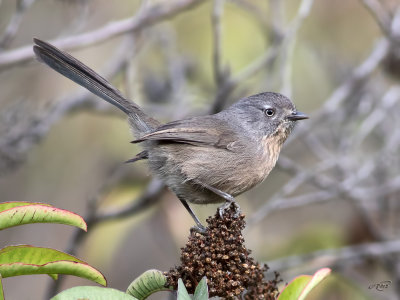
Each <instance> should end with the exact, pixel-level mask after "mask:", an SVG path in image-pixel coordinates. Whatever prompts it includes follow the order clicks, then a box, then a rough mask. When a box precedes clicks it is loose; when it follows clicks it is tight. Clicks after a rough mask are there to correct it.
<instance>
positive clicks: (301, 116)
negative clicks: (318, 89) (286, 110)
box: [287, 111, 308, 121]
mask: <svg viewBox="0 0 400 300" xmlns="http://www.w3.org/2000/svg"><path fill="white" fill-rule="evenodd" d="M287 118H288V120H290V121H298V120H304V119H308V116H307V115H306V114H304V113H302V112H299V111H297V112H294V113H292V114H291V115H288V116H287Z"/></svg>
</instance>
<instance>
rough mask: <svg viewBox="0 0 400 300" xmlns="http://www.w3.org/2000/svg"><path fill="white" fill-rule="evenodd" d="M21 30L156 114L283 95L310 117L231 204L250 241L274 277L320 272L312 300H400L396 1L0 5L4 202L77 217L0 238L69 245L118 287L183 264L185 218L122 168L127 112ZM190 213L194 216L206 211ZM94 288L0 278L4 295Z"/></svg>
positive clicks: (40, 295) (21, 0) (130, 149)
mask: <svg viewBox="0 0 400 300" xmlns="http://www.w3.org/2000/svg"><path fill="white" fill-rule="evenodd" d="M33 37H38V38H41V39H44V40H48V41H50V42H52V43H54V44H55V45H56V46H59V47H60V48H62V49H65V50H67V51H69V52H70V53H71V54H73V55H74V56H76V57H77V58H79V59H80V60H82V61H83V62H85V63H86V64H88V65H89V66H91V67H92V68H93V69H94V70H96V71H98V72H99V73H100V74H102V75H104V77H106V78H107V79H109V80H110V81H112V82H113V84H115V85H116V86H117V87H118V88H119V89H121V90H122V91H123V93H124V94H125V95H127V97H129V98H131V99H134V101H135V102H136V103H138V104H140V105H141V106H142V107H143V108H144V109H145V111H146V112H148V113H149V114H150V115H152V116H154V117H156V118H158V119H160V120H162V121H165V122H167V121H170V120H174V119H178V118H184V117H188V116H195V115H202V114H207V113H210V112H216V111H218V110H220V109H222V108H223V107H226V106H228V105H229V104H231V103H233V102H234V101H236V100H237V99H239V98H241V97H243V96H246V95H250V94H254V93H258V92H262V91H276V92H282V93H284V94H285V95H287V96H289V97H290V98H291V99H292V100H293V101H294V102H295V103H296V105H297V107H298V109H299V110H300V111H303V112H306V113H307V114H309V115H310V116H311V118H310V120H307V121H302V122H299V124H298V126H297V127H296V129H295V131H294V132H293V134H292V136H291V138H290V139H289V140H288V141H287V143H286V144H285V146H284V149H283V151H282V154H281V157H280V159H279V162H278V164H277V167H276V168H275V169H274V170H273V172H272V173H271V174H270V175H269V177H268V179H267V180H266V181H265V182H264V183H262V184H261V185H260V186H258V187H257V188H255V189H253V190H251V191H249V192H247V193H245V194H244V195H241V196H240V197H238V198H237V200H238V202H239V204H240V205H241V207H242V210H243V212H244V213H245V214H246V220H247V222H248V226H247V228H246V231H245V233H244V236H245V239H246V244H247V246H248V248H250V249H252V250H253V255H254V257H255V258H256V259H257V260H258V261H260V262H266V263H267V264H269V266H270V268H271V270H276V271H278V272H280V273H281V275H282V278H283V279H284V281H285V282H288V281H290V280H291V279H292V278H293V277H294V276H296V275H299V274H303V273H308V274H312V273H313V272H315V271H316V270H317V269H319V268H322V267H331V268H332V270H333V275H332V276H330V277H329V278H328V279H327V280H326V281H324V283H323V284H321V286H320V287H318V288H317V289H316V290H315V291H314V292H313V293H312V295H311V296H310V299H398V298H397V297H398V295H400V265H399V252H400V239H399V234H400V230H399V229H400V221H399V220H400V219H399V216H400V205H399V200H400V172H399V170H400V117H399V116H400V101H399V100H400V85H399V78H400V5H399V2H398V1H396V0H385V1H377V0H348V1H329V0H318V1H312V0H302V1H294V0H286V1H280V0H262V1H261V0H260V1H258V0H230V1H228V0H226V1H221V0H216V1H205V0H204V1H201V0H173V1H161V0H160V1H155V0H154V1H151V0H148V1H138V0H130V1H128V0H120V1H106V0H92V1H88V0H87V1H85V0H36V1H34V0H16V1H14V0H3V1H0V176H1V177H0V196H1V197H0V201H32V202H45V203H50V204H52V205H55V206H57V207H59V208H63V209H68V210H71V211H74V212H76V213H78V214H80V215H82V216H84V217H85V219H86V220H87V221H89V230H88V233H83V234H79V233H77V232H76V231H75V230H74V228H69V227H67V226H62V225H46V224H35V225H29V226H21V227H15V228H12V229H8V230H6V231H3V232H0V247H4V246H6V245H11V244H32V245H35V246H44V247H52V248H56V249H59V250H63V251H68V252H69V253H74V254H76V255H77V256H78V257H79V258H81V259H83V260H85V261H87V262H88V263H90V264H91V265H93V266H95V267H96V268H98V269H99V270H101V271H102V272H103V274H104V275H105V276H106V278H107V279H108V283H109V286H110V287H113V288H117V289H121V290H125V289H126V288H127V286H128V284H129V283H130V282H131V281H132V280H133V279H134V278H136V277H137V276H138V275H139V274H140V273H142V272H143V271H145V270H147V269H151V268H156V269H159V270H168V269H169V268H170V267H172V266H173V265H175V264H177V263H178V262H179V252H180V250H179V249H180V247H182V246H183V245H184V243H185V241H186V238H187V235H188V233H189V228H190V227H191V226H192V225H193V221H192V219H191V218H190V216H189V215H188V214H187V212H186V211H185V209H184V208H183V206H182V205H181V204H180V202H179V201H177V199H176V197H175V196H174V195H173V194H172V193H171V192H169V191H168V190H167V189H165V188H164V187H163V186H162V184H160V183H159V182H158V181H157V180H155V179H153V178H152V177H151V176H150V174H149V172H148V169H147V166H146V162H138V163H135V164H133V165H132V164H124V163H123V162H124V161H125V160H127V159H129V158H131V157H133V156H134V155H135V154H136V153H137V152H138V151H139V150H140V149H139V148H138V146H137V145H132V144H130V143H129V141H130V140H131V139H132V137H131V134H130V131H129V127H128V125H127V123H126V120H125V116H124V115H123V114H122V113H120V112H119V111H118V110H117V109H116V108H114V107H111V105H109V104H108V103H103V101H102V100H100V99H99V98H96V97H94V96H92V95H90V94H89V93H88V92H87V91H85V90H84V89H82V88H80V87H78V86H77V85H76V84H74V83H72V82H71V81H69V80H67V79H66V78H64V77H62V76H60V75H58V74H57V73H55V72H54V71H52V70H50V69H49V68H47V67H45V66H44V65H42V64H40V63H39V62H37V61H36V60H35V59H34V57H33V53H32V48H31V47H32V38H33ZM300 123H301V124H300ZM193 208H194V210H195V211H196V213H197V214H198V215H199V216H200V218H201V219H202V220H203V221H205V219H206V218H207V216H209V215H212V214H214V213H215V211H216V208H217V206H213V205H209V206H201V207H200V206H193ZM386 280H389V281H390V282H391V284H390V286H389V287H388V288H387V289H385V290H383V291H378V290H377V289H376V287H375V286H374V284H377V283H379V282H382V281H386ZM90 284H91V282H89V281H87V280H84V279H80V278H74V277H72V276H68V277H63V278H62V280H60V282H59V285H58V286H56V287H55V286H54V283H53V282H52V279H50V278H49V277H47V276H44V275H36V276H20V277H13V278H7V279H4V280H3V285H4V289H5V296H6V298H7V299H46V298H49V296H50V295H51V294H52V293H54V291H55V290H56V289H58V290H63V289H66V288H68V287H72V286H75V285H90ZM168 297H169V296H168V293H160V294H157V295H155V296H154V297H152V299H168Z"/></svg>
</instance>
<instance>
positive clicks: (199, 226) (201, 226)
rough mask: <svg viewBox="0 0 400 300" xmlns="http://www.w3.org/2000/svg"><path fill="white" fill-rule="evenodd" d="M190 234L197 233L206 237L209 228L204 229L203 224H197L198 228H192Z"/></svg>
mask: <svg viewBox="0 0 400 300" xmlns="http://www.w3.org/2000/svg"><path fill="white" fill-rule="evenodd" d="M190 232H197V233H200V234H202V235H204V234H206V233H207V228H206V227H204V226H203V225H202V224H197V225H196V226H193V227H191V228H190Z"/></svg>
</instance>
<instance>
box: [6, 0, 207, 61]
mask: <svg viewBox="0 0 400 300" xmlns="http://www.w3.org/2000/svg"><path fill="white" fill-rule="evenodd" d="M202 2H204V1H203V0H176V1H173V2H168V3H167V4H156V5H152V6H151V7H150V8H146V9H144V10H143V11H141V13H140V14H137V15H135V16H134V17H132V18H128V19H125V20H121V21H116V22H112V23H109V24H108V25H106V26H104V27H101V28H99V29H96V30H93V31H90V32H86V33H82V34H78V35H75V36H70V37H66V38H62V39H57V40H53V41H49V42H50V43H51V44H53V45H54V46H56V47H58V48H62V49H64V50H72V49H78V48H82V47H86V46H89V45H94V44H97V43H100V42H104V41H106V40H108V39H110V38H113V37H116V36H119V35H121V34H124V33H128V32H132V33H133V32H138V31H140V30H143V29H144V28H146V27H149V26H152V25H154V24H156V23H158V22H161V21H164V20H165V19H168V18H170V17H172V16H174V15H176V14H178V13H180V12H182V11H184V10H187V9H189V8H192V7H194V6H195V5H198V4H200V3H202ZM32 58H34V54H33V51H32V45H28V46H24V47H21V48H18V49H14V50H11V51H7V52H2V53H0V68H1V67H8V66H11V65H14V64H17V63H21V62H24V61H27V60H29V59H32Z"/></svg>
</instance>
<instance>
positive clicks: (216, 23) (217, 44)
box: [212, 0, 225, 87]
mask: <svg viewBox="0 0 400 300" xmlns="http://www.w3.org/2000/svg"><path fill="white" fill-rule="evenodd" d="M223 12H224V0H214V6H213V12H212V24H213V41H214V49H213V50H214V51H213V60H214V63H213V69H214V80H215V82H216V84H217V87H219V86H220V85H221V84H222V83H223V81H224V80H225V76H224V71H223V67H222V61H221V60H222V58H221V57H222V28H221V18H222V15H223Z"/></svg>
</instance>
